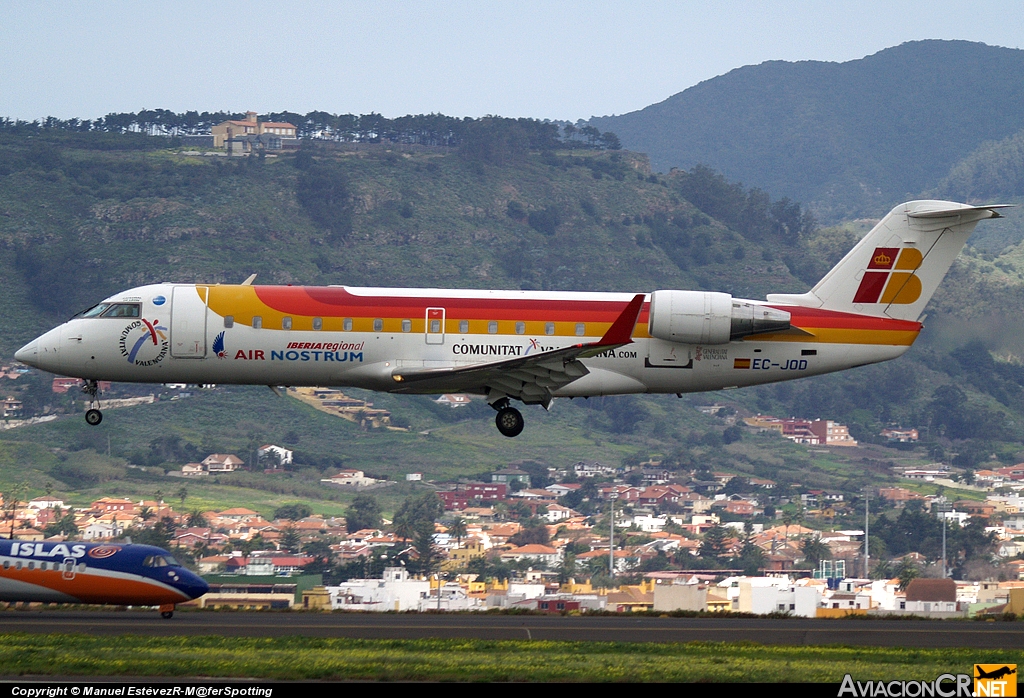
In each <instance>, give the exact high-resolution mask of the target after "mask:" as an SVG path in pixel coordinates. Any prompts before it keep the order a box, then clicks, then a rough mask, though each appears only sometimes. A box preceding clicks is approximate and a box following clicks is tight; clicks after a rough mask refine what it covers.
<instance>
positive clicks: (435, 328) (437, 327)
mask: <svg viewBox="0 0 1024 698" xmlns="http://www.w3.org/2000/svg"><path fill="white" fill-rule="evenodd" d="M430 331H431V332H433V333H434V334H437V333H438V332H440V331H441V321H440V320H431V321H430Z"/></svg>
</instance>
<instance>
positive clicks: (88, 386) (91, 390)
mask: <svg viewBox="0 0 1024 698" xmlns="http://www.w3.org/2000/svg"><path fill="white" fill-rule="evenodd" d="M82 392H83V393H85V394H86V395H88V396H89V409H87V410H86V411H85V423H86V424H88V425H89V426H91V427H94V426H96V425H97V424H99V423H100V422H102V421H103V413H102V412H100V410H99V406H100V398H99V394H100V386H99V384H97V383H96V381H94V380H87V381H86V382H85V385H83V386H82ZM93 405H96V406H95V407H93Z"/></svg>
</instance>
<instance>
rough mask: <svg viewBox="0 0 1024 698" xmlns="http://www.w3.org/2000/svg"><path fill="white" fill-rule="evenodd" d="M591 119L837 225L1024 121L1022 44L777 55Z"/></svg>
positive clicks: (669, 158)
mask: <svg viewBox="0 0 1024 698" xmlns="http://www.w3.org/2000/svg"><path fill="white" fill-rule="evenodd" d="M590 124H591V125H593V126H596V127H597V128H598V129H600V130H610V131H614V132H615V133H617V134H618V136H619V138H620V139H621V141H622V144H623V146H624V147H626V148H629V149H632V150H637V151H641V152H646V153H648V154H649V155H650V157H651V163H652V166H653V167H654V169H655V170H658V171H662V172H668V171H669V169H670V168H672V167H680V168H684V169H690V168H692V167H693V166H695V165H698V164H702V163H703V164H706V165H709V166H711V167H713V168H715V169H716V170H719V171H721V172H723V173H724V174H725V176H726V177H728V178H729V179H731V180H738V181H742V182H744V183H745V184H746V185H748V186H756V187H760V188H762V189H765V190H767V191H770V192H772V194H773V195H775V196H788V197H791V198H793V199H796V200H799V201H803V202H805V203H807V204H809V205H811V207H812V208H813V209H814V211H815V212H816V213H818V214H819V216H820V217H822V218H823V219H825V220H828V221H830V222H831V221H839V220H843V219H849V218H857V217H861V216H880V215H882V214H884V212H885V211H887V210H888V209H889V208H890V207H891V206H892V205H893V204H894V203H897V202H898V201H902V200H906V199H909V198H914V197H915V196H917V195H918V194H920V193H921V192H924V191H927V190H931V189H934V188H935V187H936V185H938V184H939V182H940V180H943V178H945V177H947V175H950V168H951V167H952V166H953V165H954V164H956V163H958V162H959V161H960V160H961V159H963V158H965V157H966V156H967V155H968V154H970V153H971V152H972V151H974V150H975V149H976V148H978V147H979V146H980V145H981V144H982V143H984V142H986V141H999V140H1002V139H1004V138H1008V137H1010V136H1011V135H1013V134H1015V133H1018V132H1019V131H1020V130H1021V129H1022V128H1024V51H1021V50H1017V49H1008V48H999V47H994V46H986V45H984V44H980V43H969V42H964V41H917V42H910V43H906V44H903V45H901V46H897V47H894V48H889V49H885V50H884V51H880V52H878V53H876V54H874V55H871V56H868V57H866V58H863V59H860V60H854V61H848V62H846V63H824V62H820V61H801V62H797V63H790V62H785V61H769V62H766V63H762V64H760V65H755V66H745V67H742V68H737V69H736V70H733V71H731V72H729V73H727V74H726V75H722V76H719V77H716V78H713V79H711V80H707V81H705V82H702V83H700V84H699V85H696V86H694V87H691V88H689V89H687V90H685V91H683V92H681V93H679V94H676V95H673V96H672V97H669V98H668V99H666V100H665V101H663V102H661V103H658V104H654V105H651V106H649V107H646V108H644V109H641V110H639V111H636V112H632V113H629V114H624V115H621V116H610V117H601V118H595V119H592V120H591V121H590ZM965 175H966V173H961V174H960V175H957V177H956V178H957V179H963V177H964V176H965ZM949 184H950V185H952V181H950V182H949ZM945 188H946V189H947V190H951V191H953V193H954V194H956V195H957V196H968V197H974V196H977V197H981V198H984V197H985V196H987V195H988V194H989V193H991V189H986V188H984V187H978V186H971V187H968V189H967V190H966V191H965V190H963V189H957V188H956V187H955V186H952V188H950V187H948V186H947V187H945ZM1002 193H1005V192H1002ZM1022 193H1024V192H1022Z"/></svg>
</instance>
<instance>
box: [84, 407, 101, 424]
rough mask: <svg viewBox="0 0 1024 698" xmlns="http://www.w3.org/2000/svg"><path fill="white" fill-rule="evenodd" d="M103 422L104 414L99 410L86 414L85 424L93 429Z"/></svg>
mask: <svg viewBox="0 0 1024 698" xmlns="http://www.w3.org/2000/svg"><path fill="white" fill-rule="evenodd" d="M102 421H103V413H102V412H100V411H99V410H89V411H87V412H86V413H85V423H86V424H88V425H89V426H91V427H94V426H96V425H97V424H99V423H100V422H102Z"/></svg>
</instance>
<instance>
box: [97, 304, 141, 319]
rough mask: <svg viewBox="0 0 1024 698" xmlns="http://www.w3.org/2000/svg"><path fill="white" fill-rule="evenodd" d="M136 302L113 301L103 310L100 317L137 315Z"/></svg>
mask: <svg viewBox="0 0 1024 698" xmlns="http://www.w3.org/2000/svg"><path fill="white" fill-rule="evenodd" d="M139 312H140V308H139V304H138V303H114V304H113V305H111V306H110V307H109V308H107V309H106V310H105V311H103V315H102V317H139Z"/></svg>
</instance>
